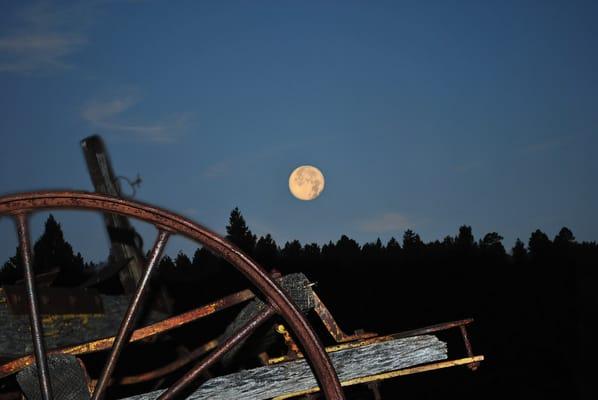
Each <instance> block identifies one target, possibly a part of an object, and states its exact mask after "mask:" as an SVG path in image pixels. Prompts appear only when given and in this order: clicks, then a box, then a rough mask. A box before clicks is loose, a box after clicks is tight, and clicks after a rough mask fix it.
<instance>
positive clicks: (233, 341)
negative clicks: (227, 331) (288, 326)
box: [158, 305, 275, 400]
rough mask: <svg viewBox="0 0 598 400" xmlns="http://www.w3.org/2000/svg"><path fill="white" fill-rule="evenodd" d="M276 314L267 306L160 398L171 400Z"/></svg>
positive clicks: (159, 398) (159, 399)
mask: <svg viewBox="0 0 598 400" xmlns="http://www.w3.org/2000/svg"><path fill="white" fill-rule="evenodd" d="M274 314H275V310H274V308H272V307H271V306H269V305H268V306H266V308H265V309H263V310H262V311H261V312H260V313H259V314H258V315H256V316H255V317H253V318H252V319H251V320H249V322H247V323H246V324H245V325H243V326H242V327H241V329H239V330H238V331H237V332H236V333H235V334H234V335H233V336H231V337H229V338H228V339H227V340H225V341H224V342H223V343H221V344H220V345H219V346H218V347H217V348H216V350H214V351H213V352H212V353H210V354H209V355H208V356H207V357H206V358H205V359H203V360H202V361H201V362H200V363H199V364H197V365H196V366H195V367H193V369H191V371H189V372H187V373H186V374H185V375H184V376H183V377H182V378H181V379H179V380H178V381H176V382H175V383H174V384H173V385H172V386H171V387H169V388H168V390H167V391H165V392H164V393H162V395H160V397H158V400H170V399H172V398H174V397H175V396H176V395H178V394H179V393H180V392H181V391H182V390H184V389H185V388H186V387H187V386H188V385H189V384H190V383H192V382H193V381H194V380H195V379H196V378H197V377H199V376H200V375H201V373H202V372H203V371H205V369H206V368H208V367H210V366H211V365H212V364H214V363H215V362H216V361H218V359H219V358H220V357H222V356H223V355H224V354H225V353H226V352H228V351H230V350H231V349H232V348H233V347H235V346H236V345H237V344H239V343H241V342H242V341H243V340H244V339H245V338H247V337H248V336H249V335H251V334H252V333H253V332H254V331H255V330H256V329H257V328H258V327H259V326H260V325H262V324H263V323H264V322H266V321H267V320H268V319H269V318H270V317H271V316H272V315H274Z"/></svg>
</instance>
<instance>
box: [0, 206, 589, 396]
mask: <svg viewBox="0 0 598 400" xmlns="http://www.w3.org/2000/svg"><path fill="white" fill-rule="evenodd" d="M227 233H228V236H227V237H228V239H229V240H231V241H232V242H234V243H235V244H236V245H238V246H239V247H240V248H241V249H242V250H244V251H245V252H247V253H248V254H250V255H251V256H252V257H253V258H254V259H256V260H257V261H258V262H259V263H261V265H262V266H264V267H265V268H266V269H269V270H276V271H279V272H281V273H282V274H287V273H291V272H303V273H305V274H306V275H307V276H308V278H309V279H310V281H312V282H316V286H315V290H316V291H317V292H318V294H319V295H320V297H321V298H322V300H323V301H324V302H325V303H326V304H327V305H328V307H329V308H330V310H331V311H332V312H333V314H334V316H335V318H336V319H337V321H338V322H339V324H340V325H341V326H342V327H343V328H344V330H345V331H348V332H351V331H353V330H356V329H364V330H366V331H374V332H377V333H379V334H388V333H395V332H399V331H402V330H408V329H413V328H418V327H422V326H426V325H430V324H435V323H439V322H445V321H450V320H457V319H464V318H468V317H472V318H474V319H475V323H474V325H473V326H472V327H471V328H470V336H471V339H472V343H473V347H474V352H475V353H476V354H484V355H485V356H486V361H485V362H484V363H483V364H482V366H481V368H480V369H479V370H478V371H477V372H475V373H472V372H470V371H469V370H467V369H466V368H451V369H448V370H441V371H435V372H431V373H425V374H418V375H411V376H407V377H402V378H397V379H393V380H390V381H384V382H382V383H381V385H380V390H381V393H382V398H388V399H394V398H399V396H403V397H405V398H406V397H407V396H409V398H417V399H425V398H440V397H441V396H442V397H443V398H444V397H447V398H453V397H457V396H458V397H460V398H501V399H502V398H505V397H508V398H541V397H545V396H551V397H552V396H555V397H556V398H558V397H560V398H566V399H576V398H583V399H586V398H587V399H590V398H594V397H593V396H594V395H595V393H594V392H595V390H594V389H595V385H594V384H593V382H591V381H590V372H591V369H586V368H585V365H588V364H587V363H588V362H589V361H591V360H592V359H593V358H594V353H595V350H594V347H595V346H594V345H593V343H590V332H596V326H595V325H596V318H593V317H590V316H594V315H595V313H596V309H597V307H596V306H597V303H598V301H597V300H598V295H597V291H596V289H595V288H596V285H597V283H598V279H597V278H598V245H597V244H596V243H595V242H591V243H588V242H584V243H578V242H577V241H576V240H575V237H574V236H573V233H572V232H571V231H570V230H569V229H567V228H562V229H561V231H560V232H559V233H558V235H557V236H556V237H555V238H553V239H552V240H551V239H550V238H549V237H548V236H547V235H546V234H544V233H543V232H541V231H540V230H536V231H535V232H533V233H532V234H531V236H530V238H529V240H528V243H527V246H526V245H525V244H524V243H523V242H522V241H520V240H517V242H516V244H515V246H514V247H513V248H512V250H511V252H509V253H507V252H506V251H505V248H504V247H503V244H502V242H501V241H502V237H501V236H500V235H499V234H497V233H495V232H492V233H488V234H486V235H484V236H483V238H482V239H480V240H477V241H476V239H475V238H474V236H473V234H472V231H471V228H470V227H468V226H462V227H460V228H459V231H458V234H457V235H456V236H454V237H450V236H449V237H446V238H444V240H442V241H435V242H430V243H424V242H422V240H421V239H420V237H419V236H418V235H417V234H416V233H414V232H412V231H410V230H408V231H406V232H405V233H404V235H403V237H402V241H401V242H400V243H399V241H397V240H395V239H394V238H392V239H391V240H389V241H388V242H387V243H385V244H384V243H382V242H381V241H380V240H377V241H376V242H374V243H367V244H364V245H359V244H358V243H357V242H355V241H354V240H352V239H350V238H348V237H347V236H344V235H343V236H341V238H340V239H339V240H337V241H336V242H332V241H331V242H329V243H328V244H325V245H323V246H321V247H320V246H319V245H317V244H315V243H312V244H301V243H300V242H298V241H292V242H287V243H285V245H284V246H282V247H279V246H278V245H277V244H276V242H275V241H274V239H273V238H272V237H271V236H270V235H266V236H263V237H260V238H259V239H258V238H257V237H256V236H255V235H254V234H253V233H252V232H251V231H250V229H249V228H248V227H247V225H246V223H245V221H244V219H243V216H242V215H241V213H240V212H239V210H238V209H235V210H233V211H232V213H231V216H230V220H229V224H228V226H227ZM18 251H19V250H18V249H17V252H16V254H15V256H14V257H11V258H10V259H9V260H8V261H7V262H6V263H5V264H4V266H3V268H2V270H0V284H10V283H14V282H15V281H16V280H18V279H21V277H22V267H21V265H20V261H19V260H20V258H19V256H18ZM34 253H35V259H34V264H35V265H34V268H35V270H36V272H37V273H42V272H45V271H49V270H51V269H53V268H55V267H56V266H61V272H60V273H59V275H58V277H57V278H56V280H55V281H54V285H56V286H73V285H77V284H80V283H82V282H84V281H85V280H86V279H88V277H89V275H90V274H91V273H92V272H93V271H94V270H95V269H96V266H95V265H94V264H93V263H86V262H85V260H84V259H83V257H82V256H81V255H80V254H75V253H74V252H73V249H72V247H71V246H70V245H69V244H68V242H66V241H65V239H64V237H63V234H62V230H61V228H60V225H59V224H58V222H56V220H55V219H54V218H53V217H52V216H50V217H49V218H48V220H47V222H46V225H45V231H44V234H43V235H42V236H41V237H40V238H39V239H38V240H37V241H36V243H35V246H34ZM157 281H158V282H160V283H161V284H163V285H166V287H167V288H168V291H169V293H170V294H171V296H172V298H173V299H174V308H175V312H178V311H185V310H188V309H189V308H191V307H193V306H198V305H201V304H205V303H207V302H209V301H211V300H213V299H215V298H217V297H221V296H224V295H226V294H229V293H231V292H234V291H236V290H240V289H243V288H246V287H248V284H247V282H246V281H245V280H244V278H243V277H242V276H241V275H240V274H239V273H238V272H237V271H236V270H234V269H233V268H232V267H230V266H228V265H226V263H225V262H223V261H222V260H220V259H218V258H216V257H214V256H213V255H212V254H211V253H210V252H209V251H207V250H205V249H202V248H200V249H198V250H197V251H196V252H195V253H194V254H193V255H192V257H189V256H187V255H185V254H183V253H179V254H178V255H177V256H176V257H175V258H174V259H172V258H170V257H168V256H167V257H164V258H163V259H162V261H161V265H160V276H159V279H157ZM99 289H100V290H102V291H104V292H106V293H118V292H119V290H122V289H121V288H119V283H118V280H117V279H112V280H110V281H108V282H104V283H102V284H100V286H99ZM234 311H235V310H232V311H231V312H230V313H228V314H229V315H227V313H224V315H223V316H222V317H221V318H210V319H209V321H204V322H201V323H196V324H193V325H192V326H188V327H185V328H182V329H180V330H177V331H176V332H173V333H172V337H173V338H174V339H175V340H176V341H179V342H180V343H184V344H186V345H188V346H189V347H190V348H194V347H196V346H198V345H199V344H201V343H202V342H205V341H208V340H210V339H212V338H214V337H216V336H217V335H218V334H220V333H221V332H222V330H223V329H224V328H225V326H226V324H227V322H230V319H231V315H230V314H232V313H234ZM227 318H228V319H227ZM324 339H325V340H328V339H327V338H324ZM441 339H443V340H448V341H449V356H451V354H450V352H451V351H453V350H452V349H453V347H452V346H451V343H453V342H454V338H452V337H450V336H449V337H446V338H445V337H441ZM454 348H455V349H459V351H461V350H460V349H461V347H460V346H459V345H456V346H455V347H454ZM247 352H250V346H249V349H248V350H247ZM127 354H128V355H129V358H128V359H125V360H123V362H124V364H125V365H127V364H129V363H130V365H129V366H126V367H123V369H124V368H131V369H134V368H140V367H139V365H138V364H139V363H137V366H136V363H135V362H134V361H135V358H136V355H135V349H131V350H130V351H129V352H127ZM461 355H462V354H456V356H461ZM96 357H99V356H96ZM125 358H126V357H125ZM248 360H249V358H248V357H245V358H244V357H242V356H241V357H240V359H239V361H238V363H239V365H237V367H238V366H240V365H244V366H247V365H248V364H247V363H250V362H251V361H248ZM155 362H156V363H157V364H159V363H160V362H163V359H161V358H160V357H156V358H155ZM143 367H145V368H147V367H148V366H147V365H146V366H142V368H143ZM217 372H218V371H217ZM141 389H142V388H139V387H136V388H131V390H134V391H136V392H140V391H141ZM126 390H128V389H125V390H123V391H122V392H119V393H118V394H121V393H122V394H126V393H127V392H126ZM115 394H116V393H115ZM349 396H350V398H356V399H357V398H359V399H361V398H363V399H366V398H373V395H372V394H371V392H369V391H368V390H367V389H365V388H364V387H361V388H354V389H351V391H350V394H349Z"/></svg>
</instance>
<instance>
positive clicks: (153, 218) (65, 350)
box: [0, 185, 483, 400]
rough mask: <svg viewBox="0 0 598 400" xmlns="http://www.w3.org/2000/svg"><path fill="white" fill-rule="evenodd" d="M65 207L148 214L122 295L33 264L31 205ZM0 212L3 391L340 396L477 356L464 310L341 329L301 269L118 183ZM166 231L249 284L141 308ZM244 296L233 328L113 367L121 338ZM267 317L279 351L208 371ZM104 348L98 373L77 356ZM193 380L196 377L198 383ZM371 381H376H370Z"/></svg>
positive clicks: (18, 198) (152, 334)
mask: <svg viewBox="0 0 598 400" xmlns="http://www.w3.org/2000/svg"><path fill="white" fill-rule="evenodd" d="M96 189H97V185H96ZM62 209H70V210H83V211H93V212H101V213H103V214H104V215H105V216H106V215H108V216H111V217H110V218H117V217H118V218H125V219H126V218H133V219H136V220H140V221H144V222H147V223H149V224H151V225H153V226H155V228H156V232H157V233H156V238H155V241H154V244H153V247H152V249H151V250H150V252H149V253H148V255H147V257H143V256H139V254H137V255H135V256H134V257H139V263H140V265H141V268H139V269H138V272H139V274H138V276H137V277H133V278H132V277H131V274H130V273H129V272H123V271H126V270H125V269H124V268H123V265H118V262H116V263H115V265H116V266H114V265H113V266H112V267H110V268H112V270H113V272H114V273H118V274H120V276H121V278H122V277H123V276H124V279H121V281H123V282H128V283H127V284H130V282H131V281H133V282H135V283H136V284H135V285H133V286H132V287H131V289H132V290H131V292H130V293H129V294H128V295H126V296H108V295H105V294H100V293H97V292H96V291H94V290H93V288H92V287H91V286H93V284H91V285H88V286H87V287H79V288H52V287H46V286H47V285H45V284H44V279H43V277H40V276H38V277H36V276H34V273H33V267H32V257H33V256H34V255H33V254H32V246H31V242H30V237H29V236H30V235H29V227H28V224H29V222H28V221H29V218H30V216H31V215H32V214H33V213H36V212H40V211H45V210H62ZM0 216H2V217H11V218H13V219H14V221H15V224H16V227H17V236H18V241H19V246H20V249H21V251H20V254H21V259H22V265H23V269H24V282H23V284H22V285H13V286H10V287H8V286H6V287H3V288H2V290H1V291H0V318H2V319H3V321H1V327H0V330H1V333H0V346H1V347H2V348H0V356H2V357H3V358H2V359H1V360H0V364H1V365H0V385H2V386H0V398H5V399H8V398H19V397H20V396H21V395H22V394H24V395H25V396H26V397H27V398H28V399H38V398H39V399H52V398H56V399H89V398H91V399H94V400H99V399H102V398H104V397H105V396H106V393H107V390H108V389H109V388H111V387H114V386H118V385H135V384H140V383H147V382H153V383H155V384H153V385H152V386H150V388H156V389H157V390H153V391H149V392H148V391H145V392H144V393H136V394H133V397H131V398H134V399H139V400H141V399H155V398H158V399H171V398H181V396H182V395H183V396H187V397H188V398H192V399H237V398H239V399H241V398H247V399H270V398H277V399H283V398H290V397H297V396H310V394H311V393H314V392H318V391H321V393H322V394H323V395H324V396H325V397H326V398H327V399H343V398H345V396H344V394H343V389H342V388H341V386H349V385H355V384H361V383H371V382H377V381H380V380H383V379H388V378H392V377H397V376H401V375H408V374H413V373H418V372H423V371H430V370H435V369H441V368H447V367H452V366H458V365H467V366H469V367H470V368H471V369H475V368H476V367H477V365H478V364H479V362H481V361H482V360H483V356H476V355H474V353H473V350H472V348H471V344H470V342H469V338H468V335H467V330H466V327H467V325H468V324H469V323H471V320H462V321H455V322H450V323H445V324H439V325H433V326H429V327H426V328H422V329H416V330H412V331H408V332H402V333H399V334H395V335H387V336H377V335H375V334H372V333H367V332H356V333H354V334H351V335H348V334H346V333H344V332H343V331H342V330H341V329H340V327H339V326H338V324H337V323H336V321H335V320H334V318H333V317H332V315H331V313H330V311H329V310H328V308H327V307H326V306H325V305H324V303H323V302H322V301H321V299H320V298H319V297H318V295H317V293H316V292H315V291H314V290H313V287H312V284H311V283H310V282H309V280H308V279H307V278H306V277H305V276H304V275H302V274H290V275H286V276H279V275H274V276H271V275H269V274H268V273H267V272H266V271H265V270H264V269H263V268H261V267H260V266H259V265H258V264H257V263H256V262H255V261H253V260H252V259H251V258H250V257H248V256H247V255H245V254H244V253H243V252H242V251H241V250H240V249H238V248H237V247H235V246H234V245H233V244H231V243H229V242H228V241H226V240H225V239H223V238H222V237H220V236H219V235H217V234H215V233H214V232H212V231H210V230H208V229H206V228H205V227H203V226H201V225H199V224H197V223H195V222H193V221H191V220H189V219H187V218H184V217H182V216H180V215H177V214H174V213H172V212H170V211H167V210H164V209H161V208H158V207H155V206H152V205H148V204H144V203H141V202H137V201H133V200H130V199H123V198H121V197H119V196H118V193H112V195H108V194H102V193H87V192H73V191H46V192H32V193H22V194H16V195H8V196H4V197H1V198H0ZM112 216H114V217H112ZM112 221H117V220H116V219H113V220H112ZM121 222H122V220H121ZM173 235H181V236H184V237H186V238H188V239H191V240H192V241H195V242H197V243H198V244H200V245H202V246H204V247H205V248H207V249H209V250H210V251H211V252H212V253H213V254H215V255H217V256H219V257H221V258H222V259H224V260H226V261H227V262H228V263H230V264H231V265H232V266H234V268H236V269H237V270H239V271H240V272H241V273H242V274H243V275H244V276H245V277H246V278H247V280H248V281H249V282H250V283H251V284H252V285H253V288H252V289H246V290H243V291H240V292H237V293H233V294H230V295H228V296H226V297H223V298H220V299H217V300H214V301H213V302H211V303H209V304H206V305H204V306H201V307H197V308H194V309H192V310H189V311H187V312H184V313H182V314H179V315H174V316H173V315H171V314H170V312H169V310H168V307H167V305H165V302H162V303H160V301H159V300H158V301H157V302H156V303H157V304H158V305H157V306H156V307H153V308H152V310H150V311H148V310H144V303H145V302H146V298H147V296H148V292H149V290H150V282H151V278H152V275H154V274H155V272H156V269H157V268H158V264H159V260H160V258H161V256H162V254H163V250H164V248H165V246H166V243H167V242H168V240H169V238H170V237H172V236H173ZM112 239H113V238H111V240H112ZM113 244H114V241H113ZM129 245H130V244H129ZM123 253H125V255H123V256H122V257H121V262H122V260H123V259H124V260H125V261H126V263H125V264H126V268H128V267H129V262H130V259H131V257H133V256H132V255H129V256H126V251H125V250H123ZM123 257H125V258H123ZM127 274H129V275H128V276H127ZM98 279H99V278H98ZM92 283H93V282H92ZM84 286H85V285H84ZM123 286H125V285H123ZM161 296H162V297H163V296H166V295H165V294H164V295H159V296H158V297H161ZM242 303H245V305H244V306H243V307H242V308H241V309H240V311H239V312H238V314H237V316H236V317H235V318H234V320H233V321H232V322H231V323H230V324H229V325H228V328H226V330H225V331H224V332H223V333H222V334H220V335H219V336H218V337H216V338H215V339H214V340H211V341H209V342H207V343H205V344H203V345H201V346H198V347H197V348H194V349H190V350H187V351H184V352H182V353H181V355H180V356H179V357H178V358H177V359H175V360H174V361H171V362H168V363H166V364H165V365H162V366H160V367H158V368H154V369H151V370H149V371H143V372H141V373H136V374H129V375H127V374H126V373H125V374H124V375H123V374H120V375H119V376H115V375H114V372H115V368H116V366H117V362H118V360H119V358H121V357H120V356H121V354H122V352H123V348H124V347H125V345H126V344H127V343H133V342H145V343H146V344H147V345H148V346H149V345H151V343H148V342H151V341H152V340H154V339H155V338H156V337H157V336H158V335H160V334H168V333H170V332H172V331H173V330H175V329H176V328H179V327H182V326H184V325H187V324H190V323H192V322H193V321H197V320H199V319H202V318H204V317H207V316H210V315H214V314H215V313H218V312H222V311H224V310H226V309H229V308H231V307H240V306H238V305H241V304H242ZM160 304H162V305H161V306H160ZM146 308H147V307H146ZM308 313H311V314H312V315H316V316H317V317H319V319H320V320H321V323H322V324H321V325H322V326H323V327H325V329H324V331H326V332H328V334H329V335H330V337H332V338H333V340H334V341H335V342H336V344H335V345H333V346H330V347H324V346H323V344H322V341H321V339H320V338H319V337H318V335H317V334H316V333H315V331H314V329H313V328H312V326H310V324H309V322H308V320H307V318H306V315H307V314H308ZM273 318H275V321H276V323H275V325H274V330H275V332H276V334H277V335H280V337H281V338H282V339H283V341H284V343H285V344H286V348H287V350H286V354H284V355H282V356H280V357H273V356H269V355H267V354H265V353H262V354H259V355H257V356H259V359H260V360H261V365H260V366H257V367H253V368H249V369H243V370H240V371H236V372H232V373H228V374H226V375H222V376H213V375H212V374H210V373H209V368H210V367H212V366H213V365H215V364H216V363H219V362H223V361H225V360H226V359H227V358H231V357H234V356H235V354H236V353H237V351H238V349H239V348H240V346H242V345H243V344H244V343H245V342H246V341H247V340H248V338H249V337H250V336H251V334H252V333H255V332H256V331H258V328H260V326H262V325H265V324H266V323H267V322H268V321H270V320H272V319H273ZM119 321H120V322H119ZM137 325H139V326H137ZM448 329H458V330H460V332H461V335H462V337H463V340H464V344H465V351H464V353H465V354H464V355H463V357H457V358H453V359H448V350H447V346H446V344H445V343H444V342H442V341H440V340H439V339H437V338H436V336H434V335H432V333H435V332H440V331H443V330H448ZM31 339H32V340H31ZM101 352H105V353H108V355H107V357H104V358H102V360H103V361H105V362H104V363H103V366H102V367H101V368H100V369H99V371H98V373H97V374H96V375H95V376H90V374H89V369H88V368H87V367H88V366H87V365H86V363H85V358H84V356H85V355H89V354H91V353H101ZM197 360H200V361H197ZM191 365H192V366H191ZM190 366H191V367H190ZM169 376H175V377H176V378H175V379H171V381H170V382H169V383H170V385H169V387H167V388H164V387H163V386H164V385H163V383H164V382H165V381H164V378H165V377H169ZM14 378H16V379H14ZM11 379H12V381H11V382H12V383H11V382H9V381H10V380H11ZM15 381H16V384H15ZM2 382H5V383H4V384H3V383H2ZM6 382H8V383H6ZM198 382H203V384H202V385H201V386H198V385H197V383H198ZM144 388H146V386H144ZM372 390H373V391H374V392H376V388H375V386H372ZM374 394H375V396H376V398H379V394H377V393H374Z"/></svg>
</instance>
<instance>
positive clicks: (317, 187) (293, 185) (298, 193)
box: [289, 165, 324, 200]
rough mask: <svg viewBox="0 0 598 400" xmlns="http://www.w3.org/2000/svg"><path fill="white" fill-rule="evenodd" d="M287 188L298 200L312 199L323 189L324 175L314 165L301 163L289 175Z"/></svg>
mask: <svg viewBox="0 0 598 400" xmlns="http://www.w3.org/2000/svg"><path fill="white" fill-rule="evenodd" d="M289 189H290V190H291V193H292V194H293V196H295V197H296V198H298V199H299V200H313V199H315V198H316V197H318V196H319V195H320V193H322V190H324V175H322V172H321V171H320V170H319V169H317V168H316V167H312V166H311V165H302V166H301V167H298V168H295V170H294V171H293V172H292V173H291V176H289Z"/></svg>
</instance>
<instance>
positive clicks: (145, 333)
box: [0, 290, 255, 378]
mask: <svg viewBox="0 0 598 400" xmlns="http://www.w3.org/2000/svg"><path fill="white" fill-rule="evenodd" d="M254 297H255V295H254V294H253V292H252V291H251V290H242V291H240V292H237V293H233V294H231V295H229V296H226V297H223V298H221V299H218V300H216V301H215V302H213V303H210V304H207V305H205V306H202V307H199V308H196V309H194V310H191V311H187V312H185V313H183V314H179V315H177V316H174V317H171V318H168V319H165V320H163V321H160V322H156V323H154V324H151V325H148V326H146V327H143V328H140V329H137V330H135V331H133V334H132V335H131V339H130V341H129V342H136V341H139V340H142V339H145V338H147V337H151V336H154V335H156V334H159V333H162V332H166V331H169V330H171V329H174V328H177V327H180V326H182V325H185V324H187V323H189V322H192V321H195V320H197V319H200V318H203V317H206V316H208V315H211V314H214V313H215V312H218V311H221V310H224V309H226V308H229V307H232V306H234V305H236V304H240V303H242V302H244V301H247V300H250V299H252V298H254ZM63 317H64V316H62V317H49V318H50V319H52V318H57V319H58V318H63ZM113 343H114V336H112V337H108V338H103V339H98V340H94V341H92V342H87V343H82V344H78V345H74V346H69V347H65V348H61V349H55V350H52V351H50V352H49V353H50V354H56V353H63V354H72V355H78V354H86V353H94V352H97V351H102V350H106V349H109V348H111V347H112V344H113ZM32 363H33V358H32V357H31V356H24V357H21V358H17V359H15V360H12V361H10V362H8V363H6V364H4V365H0V378H3V377H5V376H8V375H11V374H14V373H16V372H18V371H20V370H22V369H23V368H25V367H27V366H28V365H31V364H32Z"/></svg>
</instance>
